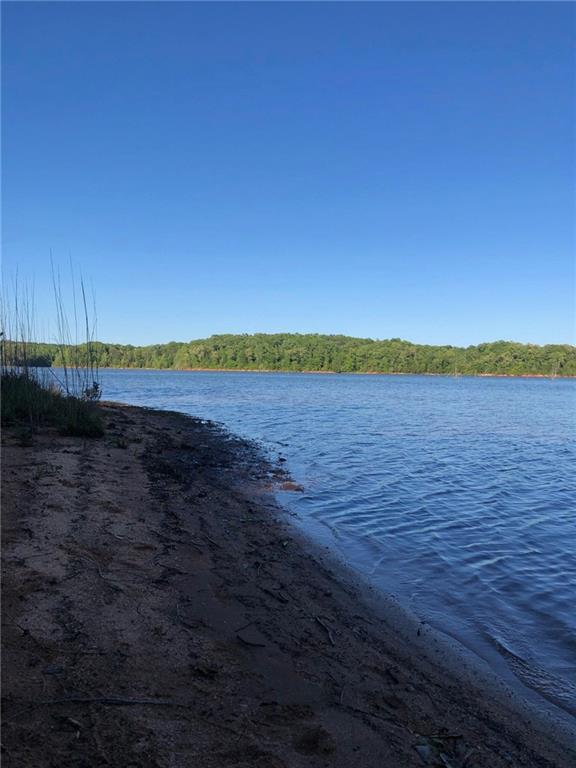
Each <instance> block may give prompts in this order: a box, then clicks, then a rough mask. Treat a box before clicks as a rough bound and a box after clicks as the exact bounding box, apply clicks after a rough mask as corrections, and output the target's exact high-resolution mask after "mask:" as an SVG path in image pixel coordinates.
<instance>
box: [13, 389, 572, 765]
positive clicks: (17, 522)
mask: <svg viewBox="0 0 576 768" xmlns="http://www.w3.org/2000/svg"><path fill="white" fill-rule="evenodd" d="M103 411H104V414H105V419H106V422H107V432H106V436H105V437H104V438H102V439H99V440H83V439H80V438H70V437H61V436H58V435H56V434H55V433H53V432H51V431H49V430H46V431H43V432H42V433H40V434H38V435H36V436H34V439H33V443H32V445H23V444H22V439H21V437H20V436H19V434H18V432H17V430H5V431H4V434H3V467H2V474H3V488H2V497H3V498H2V502H3V505H2V511H3V555H4V559H3V578H4V582H3V645H4V655H3V665H4V669H3V679H4V685H3V708H4V729H3V739H2V744H3V746H2V749H3V760H4V764H5V765H7V766H19V767H22V768H32V766H34V768H40V767H43V766H50V767H52V766H54V768H56V767H58V768H64V767H66V766H70V768H71V767H72V766H74V768H80V767H82V768H84V767H86V768H88V767H89V768H92V766H115V767H118V768H128V767H129V766H130V768H136V767H137V766H138V767H141V768H149V767H154V768H158V767H160V768H185V767H186V768H187V767H188V766H201V767H202V768H204V767H206V768H212V767H213V766H214V767H216V766H237V767H240V766H243V767H246V768H247V767H248V766H256V767H257V768H291V767H292V766H294V767H295V768H300V767H301V766H302V767H304V766H311V767H312V768H314V767H316V766H318V767H320V766H335V767H342V768H344V766H346V768H348V767H349V766H366V767H367V768H371V767H372V766H374V767H376V766H378V768H388V767H390V768H395V767H396V766H414V767H416V766H444V768H480V767H483V768H484V767H485V768H500V767H501V766H502V767H504V766H507V767H508V768H509V767H510V766H542V767H543V768H544V767H546V766H549V767H551V766H558V767H563V766H566V767H568V766H574V765H576V749H574V748H573V747H572V746H571V744H570V737H569V735H567V734H566V733H565V732H564V733H563V734H560V733H556V734H554V733H552V732H551V731H550V730H546V729H545V728H544V727H543V726H542V723H541V722H540V721H539V720H538V719H537V718H532V717H531V716H530V715H528V714H525V713H524V714H523V713H521V712H518V711H517V709H516V707H515V706H514V703H513V702H512V701H510V702H507V701H506V700H505V699H503V698H502V697H496V696H494V697H491V696H490V694H489V692H487V691H486V690H485V688H484V687H483V686H480V685H478V686H476V685H475V684H474V681H473V675H468V676H462V675H459V674H458V673H457V671H456V670H454V669H453V668H452V667H451V665H449V664H447V663H446V659H445V658H444V657H443V656H442V654H440V653H438V654H437V657H436V658H435V656H434V653H433V652H431V651H430V648H428V649H427V648H426V647H425V646H424V644H423V643H422V638H421V637H420V634H419V633H420V629H419V628H417V627H413V628H412V629H410V627H409V625H407V626H404V627H403V628H401V627H400V624H399V622H398V621H397V619H396V618H395V617H394V616H393V613H392V612H387V611H386V610H384V609H382V610H379V609H377V608H375V606H374V604H373V601H371V600H370V599H369V598H368V596H367V594H366V593H365V592H364V591H363V590H362V589H361V587H360V586H359V585H358V584H357V583H356V582H354V580H353V579H352V578H349V577H348V575H347V574H346V572H345V571H343V570H342V569H341V568H340V567H339V566H338V565H337V564H336V563H335V562H334V561H332V560H331V559H330V558H329V557H328V556H325V555H324V554H323V553H322V551H321V550H319V549H316V548H315V547H314V546H313V545H312V544H311V543H309V542H306V540H304V539H302V537H301V536H300V535H299V534H297V533H296V532H295V530H294V529H293V528H292V526H291V525H290V522H289V519H288V516H287V514H286V513H285V512H284V511H283V510H281V509H279V508H278V507H277V506H276V505H275V504H274V502H273V499H272V496H271V495H270V494H269V493H266V492H265V490H264V489H265V488H266V486H269V485H270V483H271V482H273V483H280V484H282V483H289V478H287V477H286V476H285V475H283V472H282V469H281V468H280V467H278V468H274V467H271V466H269V465H267V464H266V463H265V462H264V461H263V460H262V458H261V457H260V455H259V454H258V451H257V449H256V448H255V447H254V446H252V445H250V444H249V443H246V442H243V441H240V440H237V439H235V438H232V437H230V436H229V435H227V434H226V433H224V432H222V431H221V430H220V429H219V428H218V427H216V426H214V425H211V424H206V423H204V422H201V421H198V420H194V419H190V418H188V417H186V416H183V415H181V414H175V413H168V412H158V411H151V410H146V409H141V408H132V407H128V406H119V405H114V404H106V405H104V406H103ZM288 487H289V486H288ZM411 631H413V637H412V638H410V636H409V635H410V632H411Z"/></svg>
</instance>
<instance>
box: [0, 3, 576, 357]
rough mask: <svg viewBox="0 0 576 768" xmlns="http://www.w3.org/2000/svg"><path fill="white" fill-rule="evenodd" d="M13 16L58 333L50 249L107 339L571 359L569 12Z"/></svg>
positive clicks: (16, 132) (7, 47) (18, 193)
mask: <svg viewBox="0 0 576 768" xmlns="http://www.w3.org/2000/svg"><path fill="white" fill-rule="evenodd" d="M2 6H3V7H2V15H3V62H2V64H3V67H2V74H3V197H4V204H3V252H4V260H3V269H4V273H5V275H7V276H9V275H12V274H14V272H15V270H16V268H18V272H19V275H20V279H21V280H22V281H25V280H28V281H31V280H33V281H34V283H35V289H36V304H37V308H38V313H39V316H40V318H41V323H40V325H41V327H42V328H43V329H45V330H44V331H43V333H44V334H45V335H50V334H51V333H52V330H50V329H49V320H48V318H49V317H50V316H51V315H52V314H53V313H52V301H53V300H52V295H51V290H50V287H49V273H50V252H52V254H53V258H54V261H55V262H56V264H59V265H60V266H61V268H62V269H63V270H64V271H66V269H67V264H68V262H69V260H70V259H71V260H72V262H73V263H74V265H75V268H76V270H77V271H81V272H82V273H83V275H84V277H85V279H86V281H87V282H88V283H89V284H90V285H91V286H92V287H93V290H94V293H95V296H96V303H97V307H98V319H99V336H100V338H102V339H103V340H107V341H118V342H130V343H154V342H161V341H168V340H171V339H175V340H187V339H190V338H199V337H203V336H207V335H210V334H212V333H225V332H231V333H236V332H246V333H251V332H256V331H260V332H282V331H297V332H318V333H345V334H350V335H356V336H371V337H375V338H388V337H402V338H407V339H410V340H412V341H416V342H423V343H451V344H473V343H478V342H480V341H487V340H493V339H499V338H506V339H515V340H518V341H531V342H535V343H548V342H570V343H574V340H575V328H574V291H575V284H574V229H573V225H572V222H573V217H574V179H575V173H574V171H575V169H574V132H575V120H574V104H573V98H574V75H573V67H572V65H573V60H572V53H571V46H572V45H573V44H574V41H575V32H574V29H575V27H574V13H575V9H574V6H573V5H572V4H569V3H360V4H359V3H230V4H228V3H119V2H116V3H54V4H53V3H3V4H2ZM46 329H48V330H46Z"/></svg>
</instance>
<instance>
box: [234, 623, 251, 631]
mask: <svg viewBox="0 0 576 768" xmlns="http://www.w3.org/2000/svg"><path fill="white" fill-rule="evenodd" d="M253 624H256V622H255V621H249V622H248V624H244V625H243V626H242V627H238V629H235V630H234V632H242V630H243V629H248V627H251V626H252V625H253Z"/></svg>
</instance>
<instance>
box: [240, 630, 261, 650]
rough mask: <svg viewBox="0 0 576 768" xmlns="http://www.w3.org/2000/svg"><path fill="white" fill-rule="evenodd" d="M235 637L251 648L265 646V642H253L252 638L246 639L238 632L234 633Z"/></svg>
mask: <svg viewBox="0 0 576 768" xmlns="http://www.w3.org/2000/svg"><path fill="white" fill-rule="evenodd" d="M236 637H237V638H238V640H240V642H241V643H244V645H249V646H251V647H252V648H265V647H266V643H254V642H252V640H246V639H245V638H243V637H242V636H241V635H239V634H238V633H236Z"/></svg>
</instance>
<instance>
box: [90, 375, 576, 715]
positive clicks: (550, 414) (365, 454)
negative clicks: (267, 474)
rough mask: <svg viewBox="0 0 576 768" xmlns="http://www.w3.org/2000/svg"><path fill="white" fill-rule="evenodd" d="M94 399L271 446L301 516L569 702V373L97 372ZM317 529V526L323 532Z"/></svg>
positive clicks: (573, 662) (533, 682)
mask: <svg viewBox="0 0 576 768" xmlns="http://www.w3.org/2000/svg"><path fill="white" fill-rule="evenodd" d="M102 379H103V385H104V394H105V397H107V398H109V399H112V400H123V401H126V402H131V403H136V404H143V405H149V406H155V407H161V408H170V409H174V410H180V411H184V412H186V413H191V414H194V415H197V416H201V417H204V418H209V419H214V420H216V421H220V422H223V423H224V424H225V425H226V426H227V427H229V428H230V429H231V430H232V431H234V432H237V433H239V434H242V435H244V436H248V437H250V438H255V439H259V440H263V441H264V442H265V443H266V445H268V446H269V447H270V448H271V449H275V450H276V451H279V452H281V453H282V454H283V455H284V456H286V458H287V459H288V462H289V467H290V469H291V470H292V473H293V474H294V475H295V479H296V480H297V481H299V482H301V483H302V484H303V485H304V487H305V492H304V493H303V494H299V495H296V494H293V495H289V496H288V495H287V498H286V499H283V500H284V501H286V503H288V504H289V505H290V507H291V508H292V509H293V510H295V511H296V512H297V513H298V515H299V519H300V523H301V524H302V525H304V526H306V527H307V529H308V530H310V531H311V532H312V533H313V534H314V535H317V536H321V535H324V537H325V538H326V540H327V541H328V542H329V543H330V544H331V545H332V546H333V547H335V548H336V549H337V550H338V551H339V553H340V554H341V555H342V556H343V557H344V558H345V559H346V560H347V561H348V562H349V563H350V564H351V565H352V566H354V567H355V568H356V569H358V570H359V571H360V572H362V573H363V574H365V575H366V576H367V577H368V578H370V579H371V580H372V582H373V583H375V584H377V585H378V586H379V587H381V588H382V589H384V590H386V591H389V592H393V593H394V594H396V595H397V596H398V597H400V599H401V600H402V601H404V603H405V604H406V605H407V606H408V607H410V608H411V609H412V610H414V611H415V612H416V613H418V614H419V615H420V616H421V617H422V618H424V619H426V620H428V621H429V622H430V623H431V624H434V625H436V626H438V627H440V628H443V629H444V630H446V631H448V632H449V633H450V634H452V635H453V636H455V637H457V638H458V639H460V640H461V641H462V642H464V644H466V645H468V647H470V648H472V649H473V650H475V651H476V652H477V653H478V654H480V655H481V656H483V657H484V658H486V659H488V660H489V661H490V662H491V663H492V664H495V665H496V666H497V665H498V663H500V664H501V665H502V667H504V666H505V668H506V670H508V671H509V673H510V672H513V673H514V674H515V675H517V676H518V677H519V678H520V679H522V680H523V681H524V682H525V683H526V684H528V685H529V686H531V687H532V688H535V689H538V690H539V691H540V692H542V693H544V694H545V695H546V696H547V697H548V698H549V699H551V700H553V701H554V702H555V703H557V704H559V705H560V706H562V707H563V708H564V709H567V710H569V711H570V710H571V711H573V712H576V691H575V689H574V687H573V681H574V679H576V631H575V630H576V610H575V608H574V604H575V600H574V598H575V591H576V587H575V585H576V535H575V530H574V528H575V525H574V523H575V516H574V507H575V504H574V502H575V498H576V487H575V485H576V484H575V479H574V477H575V476H574V472H573V469H574V463H573V462H574V456H575V453H576V450H575V440H574V438H575V434H576V429H575V423H574V414H575V408H574V406H575V405H576V382H574V381H568V380H558V379H557V380H554V381H551V380H545V379H498V378H477V379H473V378H439V377H424V376H353V375H342V376H326V375H312V374H250V373H206V372H153V371H104V372H103V374H102ZM322 531H324V533H322Z"/></svg>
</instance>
